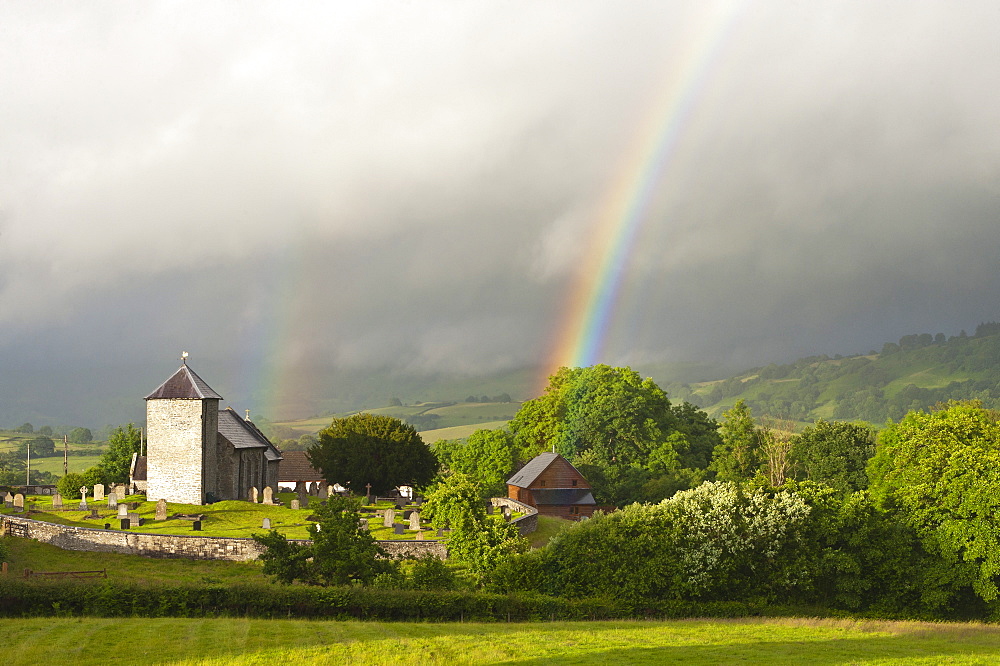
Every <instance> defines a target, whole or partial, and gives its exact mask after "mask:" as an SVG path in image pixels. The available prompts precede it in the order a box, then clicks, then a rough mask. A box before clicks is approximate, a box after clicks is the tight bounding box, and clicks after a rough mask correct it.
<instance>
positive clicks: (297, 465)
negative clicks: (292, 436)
mask: <svg viewBox="0 0 1000 666" xmlns="http://www.w3.org/2000/svg"><path fill="white" fill-rule="evenodd" d="M281 455H282V456H284V458H285V459H284V460H282V461H281V465H279V466H278V481H279V482H285V483H288V482H293V481H306V482H308V481H323V480H324V479H323V473H322V472H320V471H319V470H318V469H316V468H314V467H313V466H312V464H310V462H309V458H306V452H305V451H285V452H283V453H282V454H281Z"/></svg>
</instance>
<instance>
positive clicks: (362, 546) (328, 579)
mask: <svg viewBox="0 0 1000 666" xmlns="http://www.w3.org/2000/svg"><path fill="white" fill-rule="evenodd" d="M315 515H316V517H317V519H318V520H317V522H316V523H315V524H313V525H310V526H309V528H308V530H309V536H310V538H311V539H312V543H311V544H309V545H303V544H296V543H292V542H289V541H288V540H286V539H285V537H284V536H282V535H281V534H279V533H278V531H277V530H271V531H270V532H269V533H267V534H263V535H261V534H255V535H253V539H254V541H256V542H257V543H259V544H261V545H262V546H265V547H266V549H267V550H266V551H265V552H264V553H263V554H262V555H261V556H260V559H261V560H262V561H263V562H264V573H265V574H268V575H271V576H274V577H275V578H276V579H277V580H278V581H279V582H282V583H286V584H287V583H291V582H293V581H295V580H301V581H303V582H306V583H309V584H311V585H349V584H351V583H360V584H362V585H368V584H370V583H371V582H372V581H373V580H374V579H375V577H376V576H378V575H379V574H391V573H395V572H396V570H397V569H398V565H397V564H396V562H394V561H392V560H390V559H388V554H387V553H386V552H385V550H384V549H383V548H382V547H381V546H379V545H378V543H376V541H375V538H374V537H373V536H372V535H371V533H370V532H369V531H367V530H365V529H362V527H361V522H360V521H361V516H360V514H359V513H358V502H357V500H353V499H351V498H347V497H340V496H333V497H330V499H328V500H327V502H326V504H325V505H320V506H319V507H317V508H316V510H315Z"/></svg>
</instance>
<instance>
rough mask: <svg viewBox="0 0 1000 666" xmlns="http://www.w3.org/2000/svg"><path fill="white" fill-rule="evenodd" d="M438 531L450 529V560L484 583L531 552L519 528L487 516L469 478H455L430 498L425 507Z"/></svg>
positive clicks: (429, 496)
mask: <svg viewBox="0 0 1000 666" xmlns="http://www.w3.org/2000/svg"><path fill="white" fill-rule="evenodd" d="M423 510H424V514H425V515H427V516H428V517H429V518H430V520H431V523H432V524H433V525H434V526H435V527H448V528H450V529H451V532H450V533H449V534H448V556H449V557H453V558H455V559H457V560H458V561H460V562H463V563H465V564H466V565H467V566H468V567H469V572H470V573H471V574H472V575H473V576H474V577H475V578H476V579H477V580H479V581H480V582H483V581H484V580H485V579H486V578H487V577H488V576H489V574H490V573H491V572H493V571H494V570H496V568H497V567H500V566H502V565H503V564H504V563H505V562H506V561H507V560H509V559H510V558H511V557H513V556H515V555H516V554H518V553H523V552H525V551H526V550H527V549H528V542H527V540H526V539H524V538H522V537H521V536H520V534H519V532H518V529H517V527H516V526H514V525H513V524H512V523H508V522H505V521H503V520H500V519H499V518H498V517H496V516H493V517H491V516H488V515H487V514H486V508H485V504H484V502H483V500H482V496H481V494H480V490H479V487H478V486H477V484H476V483H475V482H474V481H473V480H472V479H471V478H470V477H469V476H468V475H466V474H461V473H458V474H453V475H451V476H450V477H448V478H447V479H445V481H444V483H442V484H440V485H439V486H437V487H436V488H435V489H434V490H433V491H432V492H430V493H429V494H428V496H427V501H426V502H425V503H424V506H423Z"/></svg>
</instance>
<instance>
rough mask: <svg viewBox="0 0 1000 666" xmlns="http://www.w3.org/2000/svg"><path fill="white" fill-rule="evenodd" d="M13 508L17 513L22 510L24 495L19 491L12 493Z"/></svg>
mask: <svg viewBox="0 0 1000 666" xmlns="http://www.w3.org/2000/svg"><path fill="white" fill-rule="evenodd" d="M14 510H15V511H17V512H18V513H21V512H22V511H24V495H22V494H21V493H18V494H16V495H14Z"/></svg>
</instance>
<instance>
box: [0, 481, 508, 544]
mask: <svg viewBox="0 0 1000 666" xmlns="http://www.w3.org/2000/svg"><path fill="white" fill-rule="evenodd" d="M266 490H269V489H266ZM0 495H3V493H0ZM100 495H101V499H96V498H95V495H94V494H90V495H89V499H88V500H87V502H86V507H83V506H82V505H83V503H82V502H81V501H80V498H79V497H77V498H75V499H74V500H73V501H70V500H64V499H62V498H61V497H60V496H59V495H58V494H55V495H27V496H23V495H11V496H10V497H9V499H6V498H5V501H4V504H3V507H2V508H0V513H4V514H9V515H22V516H23V517H26V518H31V519H33V520H39V521H43V522H47V523H54V524H57V525H66V526H71V527H88V528H93V529H113V530H122V529H124V530H127V531H131V532H136V533H144V534H170V535H177V536H188V535H192V534H197V535H199V536H205V537H227V538H249V537H251V536H252V535H253V534H255V533H261V532H265V531H267V530H270V529H275V530H277V531H278V532H280V533H281V534H282V535H284V536H285V537H286V538H288V539H308V538H309V534H308V531H307V528H308V526H309V525H310V524H311V523H312V520H311V518H313V512H312V510H311V509H310V508H309V503H310V502H314V503H319V502H324V501H325V500H323V499H320V496H319V495H320V494H319V493H316V494H314V495H309V494H308V493H298V494H297V493H294V492H281V493H278V494H277V495H275V496H273V497H271V496H270V494H268V500H269V502H264V501H261V502H252V501H240V500H226V501H222V502H215V503H214V504H207V505H193V504H179V503H172V502H165V501H163V500H161V501H159V502H151V501H147V500H146V497H145V496H144V495H126V496H124V497H123V498H122V499H121V501H118V499H117V497H116V496H115V495H113V494H109V495H107V496H105V495H104V493H103V491H102V492H101V493H100ZM370 499H371V502H370V503H369V504H366V505H363V506H362V507H361V510H360V513H361V517H362V519H363V520H365V522H366V524H367V529H368V531H369V532H371V534H372V536H373V537H374V538H375V539H376V540H379V541H413V540H418V541H420V540H434V539H440V538H443V537H444V536H445V535H446V533H447V531H446V530H445V531H438V530H435V529H434V528H433V527H432V526H431V525H430V524H429V523H428V521H426V520H424V519H422V518H421V517H420V506H419V500H418V501H417V502H410V501H409V500H406V499H400V498H376V497H372V498H370ZM505 511H506V513H505ZM523 515H524V514H522V513H519V512H515V511H510V510H506V509H501V508H498V509H497V510H496V511H495V513H494V519H496V520H505V519H509V520H516V519H517V518H520V517H521V516H523ZM123 521H128V522H127V525H126V524H124V523H123Z"/></svg>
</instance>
